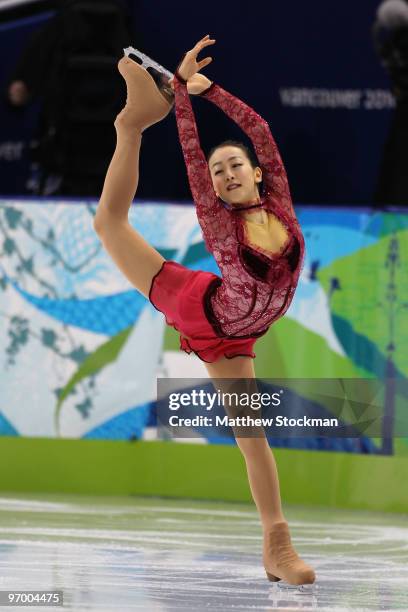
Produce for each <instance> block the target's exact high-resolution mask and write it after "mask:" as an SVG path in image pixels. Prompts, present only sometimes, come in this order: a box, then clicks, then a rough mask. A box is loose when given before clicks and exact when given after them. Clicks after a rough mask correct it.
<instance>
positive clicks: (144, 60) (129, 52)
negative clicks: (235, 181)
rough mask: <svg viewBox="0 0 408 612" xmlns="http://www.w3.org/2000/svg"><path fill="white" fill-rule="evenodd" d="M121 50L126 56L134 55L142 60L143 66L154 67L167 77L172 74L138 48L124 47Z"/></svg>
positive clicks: (170, 77)
mask: <svg viewBox="0 0 408 612" xmlns="http://www.w3.org/2000/svg"><path fill="white" fill-rule="evenodd" d="M123 52H124V54H125V55H126V57H129V55H135V56H136V57H138V58H139V59H140V60H141V62H142V66H143V68H155V70H157V71H158V72H160V73H161V74H164V75H165V76H166V77H168V78H169V79H172V78H173V76H174V74H173V73H172V72H170V70H167V69H166V68H164V67H163V66H162V65H161V64H158V63H157V62H155V61H154V60H153V59H152V58H151V57H149V56H148V55H146V54H145V53H142V52H141V51H139V49H135V48H134V47H126V49H123Z"/></svg>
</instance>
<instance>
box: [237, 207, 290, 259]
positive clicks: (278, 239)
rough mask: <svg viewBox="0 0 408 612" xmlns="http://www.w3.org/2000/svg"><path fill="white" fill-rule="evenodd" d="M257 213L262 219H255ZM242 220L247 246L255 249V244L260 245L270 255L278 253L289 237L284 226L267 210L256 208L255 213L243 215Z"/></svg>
mask: <svg viewBox="0 0 408 612" xmlns="http://www.w3.org/2000/svg"><path fill="white" fill-rule="evenodd" d="M259 213H260V214H261V215H262V221H261V220H258V221H255V218H256V217H258V215H259ZM251 217H254V219H252V218H251ZM243 222H244V226H245V232H246V237H247V242H248V244H249V246H252V247H253V248H255V249H256V247H257V246H258V247H261V249H263V250H264V251H267V252H269V253H270V254H271V255H274V254H276V253H279V252H280V251H281V250H282V248H283V246H284V245H285V244H286V243H287V241H288V239H289V234H288V231H287V229H286V227H285V226H284V225H283V223H282V222H281V221H280V220H279V219H278V218H277V217H276V216H275V215H274V214H273V213H271V212H269V211H266V210H263V209H260V210H257V211H256V213H255V215H254V213H251V215H250V216H248V217H244V218H243Z"/></svg>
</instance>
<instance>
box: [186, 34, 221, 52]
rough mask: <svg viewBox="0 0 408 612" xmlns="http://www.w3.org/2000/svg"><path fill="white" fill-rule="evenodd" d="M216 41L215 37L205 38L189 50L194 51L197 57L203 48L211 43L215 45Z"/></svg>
mask: <svg viewBox="0 0 408 612" xmlns="http://www.w3.org/2000/svg"><path fill="white" fill-rule="evenodd" d="M214 43H215V39H212V38H207V37H206V38H205V39H204V38H203V40H200V41H199V42H198V43H197V44H196V45H195V47H193V49H191V51H189V53H192V54H193V55H194V56H195V57H196V56H197V55H198V54H199V53H200V51H201V50H202V49H204V48H205V47H208V46H209V45H213V44H214Z"/></svg>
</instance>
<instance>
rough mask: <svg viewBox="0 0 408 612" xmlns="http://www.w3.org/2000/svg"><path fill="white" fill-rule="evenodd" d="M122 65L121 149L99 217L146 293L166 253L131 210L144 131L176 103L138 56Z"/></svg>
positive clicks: (116, 256) (119, 259) (122, 263)
mask: <svg viewBox="0 0 408 612" xmlns="http://www.w3.org/2000/svg"><path fill="white" fill-rule="evenodd" d="M118 67H119V70H120V72H121V74H122V76H123V77H124V78H125V80H126V85H127V90H128V97H127V102H126V106H125V108H124V109H123V110H122V111H121V112H120V113H119V115H118V116H117V118H116V121H115V129H116V135H117V142H116V149H115V152H114V154H113V157H112V160H111V163H110V165H109V168H108V171H107V174H106V178H105V183H104V187H103V190H102V195H101V198H100V201H99V205H98V209H97V212H96V216H95V219H94V229H95V231H96V232H97V234H98V235H99V237H100V239H101V241H102V243H103V246H104V248H105V249H106V250H107V251H108V253H109V254H110V256H111V257H112V259H113V260H114V262H115V263H116V265H117V266H118V268H119V269H120V270H121V271H122V272H123V274H124V275H125V276H126V277H127V278H128V280H129V281H130V282H131V283H132V284H133V285H134V286H135V287H136V288H137V289H138V290H139V291H140V292H141V293H143V294H144V295H145V296H146V297H147V296H148V294H149V290H150V287H151V282H152V279H153V277H154V276H155V274H157V272H158V271H159V270H160V268H161V266H162V264H163V262H164V261H165V260H164V257H162V255H160V253H159V252H158V251H157V250H156V249H154V248H153V247H152V246H151V245H150V244H149V243H148V242H146V240H145V239H144V238H143V237H142V236H141V234H139V233H138V232H137V231H136V230H135V229H134V228H132V227H131V225H130V224H129V222H128V212H129V208H130V206H131V203H132V200H133V198H134V196H135V193H136V189H137V185H138V181H139V154H140V145H141V140H142V131H143V130H144V129H146V127H148V126H149V125H152V124H153V123H157V122H158V121H160V120H161V119H163V118H164V117H165V116H166V115H167V114H168V112H169V111H170V108H171V105H170V104H169V103H168V102H167V101H166V100H165V98H164V97H163V96H162V95H161V94H160V93H159V90H158V89H157V87H156V85H155V83H154V81H153V79H152V77H151V76H150V75H149V74H148V73H147V72H146V70H144V69H143V68H140V66H138V65H137V64H136V63H135V62H133V61H132V60H130V59H128V58H123V59H122V60H120V62H119V65H118Z"/></svg>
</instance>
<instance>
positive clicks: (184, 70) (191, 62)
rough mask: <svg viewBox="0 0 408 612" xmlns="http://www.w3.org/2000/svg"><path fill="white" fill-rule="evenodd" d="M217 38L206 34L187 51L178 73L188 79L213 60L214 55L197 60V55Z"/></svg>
mask: <svg viewBox="0 0 408 612" xmlns="http://www.w3.org/2000/svg"><path fill="white" fill-rule="evenodd" d="M214 43H215V40H214V39H212V38H210V36H209V34H207V36H204V38H202V39H201V40H200V41H199V42H198V43H197V44H196V45H195V47H193V48H192V49H191V50H190V51H187V53H186V54H185V56H184V58H183V60H182V62H181V64H180V66H179V67H178V70H177V72H178V74H179V75H180V76H181V78H182V79H184V80H185V81H188V80H189V79H190V78H191V77H192V76H193V75H194V74H196V72H198V71H199V70H201V69H202V68H205V66H208V64H210V63H211V62H212V57H206V58H204V59H203V60H201V61H199V62H197V55H198V54H199V53H200V51H202V50H203V49H204V48H205V47H208V46H209V45H213V44H214Z"/></svg>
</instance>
